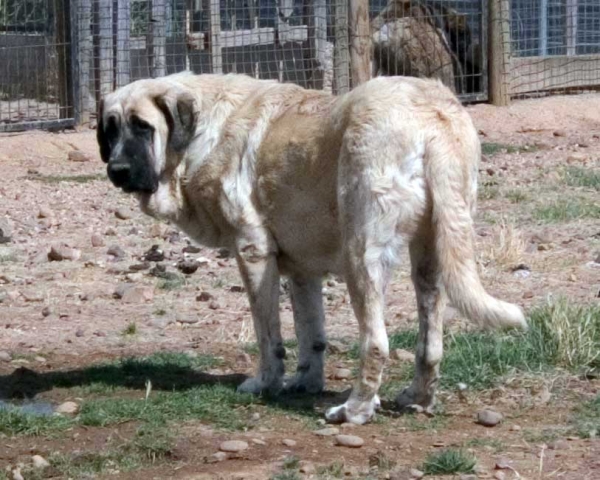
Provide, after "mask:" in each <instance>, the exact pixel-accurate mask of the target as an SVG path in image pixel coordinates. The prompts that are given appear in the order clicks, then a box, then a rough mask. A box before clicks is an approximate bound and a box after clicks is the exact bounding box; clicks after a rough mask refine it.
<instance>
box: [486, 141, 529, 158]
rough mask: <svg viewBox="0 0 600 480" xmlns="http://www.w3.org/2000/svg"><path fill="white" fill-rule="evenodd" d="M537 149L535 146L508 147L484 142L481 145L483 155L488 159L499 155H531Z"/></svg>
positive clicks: (502, 144)
mask: <svg viewBox="0 0 600 480" xmlns="http://www.w3.org/2000/svg"><path fill="white" fill-rule="evenodd" d="M536 150H537V148H536V147H535V146H533V145H523V146H519V145H508V144H504V143H494V142H483V143H482V144H481V153H482V154H483V155H486V156H488V157H491V156H493V155H497V154H499V153H525V152H527V153H531V152H535V151H536Z"/></svg>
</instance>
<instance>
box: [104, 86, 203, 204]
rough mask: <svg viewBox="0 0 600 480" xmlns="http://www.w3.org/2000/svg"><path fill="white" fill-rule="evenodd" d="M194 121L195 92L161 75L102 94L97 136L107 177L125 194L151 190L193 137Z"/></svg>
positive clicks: (175, 161)
mask: <svg viewBox="0 0 600 480" xmlns="http://www.w3.org/2000/svg"><path fill="white" fill-rule="evenodd" d="M196 120H197V108H196V98H195V97H194V95H193V94H192V93H191V92H190V91H189V90H186V89H185V88H184V87H182V86H180V85H177V84H173V83H171V82H168V81H165V80H161V79H155V80H141V81H137V82H134V83H131V84H129V85H127V86H125V87H122V88H120V89H118V90H116V91H115V92H113V93H111V94H109V95H108V96H106V97H105V98H104V99H103V100H102V101H101V102H100V106H99V111H98V128H97V140H98V146H99V147H100V156H101V157H102V161H104V162H105V163H106V164H107V171H108V177H109V179H110V180H111V182H112V183H113V184H114V185H115V186H116V187H119V188H121V189H123V191H125V192H128V193H140V194H153V193H155V192H156V190H157V189H158V186H159V180H160V179H161V178H162V177H163V176H164V175H165V174H166V175H168V174H169V171H172V169H174V168H175V167H177V163H178V162H179V161H180V159H181V157H182V154H183V153H184V152H185V150H186V148H187V146H188V145H189V143H190V142H191V141H192V139H193V137H194V132H195V129H196Z"/></svg>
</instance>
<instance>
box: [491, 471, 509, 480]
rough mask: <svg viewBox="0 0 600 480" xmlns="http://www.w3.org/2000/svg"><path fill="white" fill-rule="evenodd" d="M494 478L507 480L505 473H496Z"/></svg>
mask: <svg viewBox="0 0 600 480" xmlns="http://www.w3.org/2000/svg"><path fill="white" fill-rule="evenodd" d="M494 478H495V479H496V480H506V474H505V473H504V472H496V473H494Z"/></svg>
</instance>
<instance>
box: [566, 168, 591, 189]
mask: <svg viewBox="0 0 600 480" xmlns="http://www.w3.org/2000/svg"><path fill="white" fill-rule="evenodd" d="M564 181H565V183H566V184H567V185H569V186H571V187H585V188H591V189H594V190H596V191H600V172H599V171H594V170H590V169H587V168H582V167H568V168H567V169H566V170H565V173H564Z"/></svg>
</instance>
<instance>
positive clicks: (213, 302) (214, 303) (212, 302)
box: [208, 300, 221, 310]
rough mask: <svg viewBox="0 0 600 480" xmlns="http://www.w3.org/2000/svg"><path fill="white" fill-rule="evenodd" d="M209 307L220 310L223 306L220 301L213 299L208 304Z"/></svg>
mask: <svg viewBox="0 0 600 480" xmlns="http://www.w3.org/2000/svg"><path fill="white" fill-rule="evenodd" d="M208 308H210V309H211V310H218V309H219V308H221V305H219V302H217V301H216V300H213V301H211V302H210V303H209V304H208Z"/></svg>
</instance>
